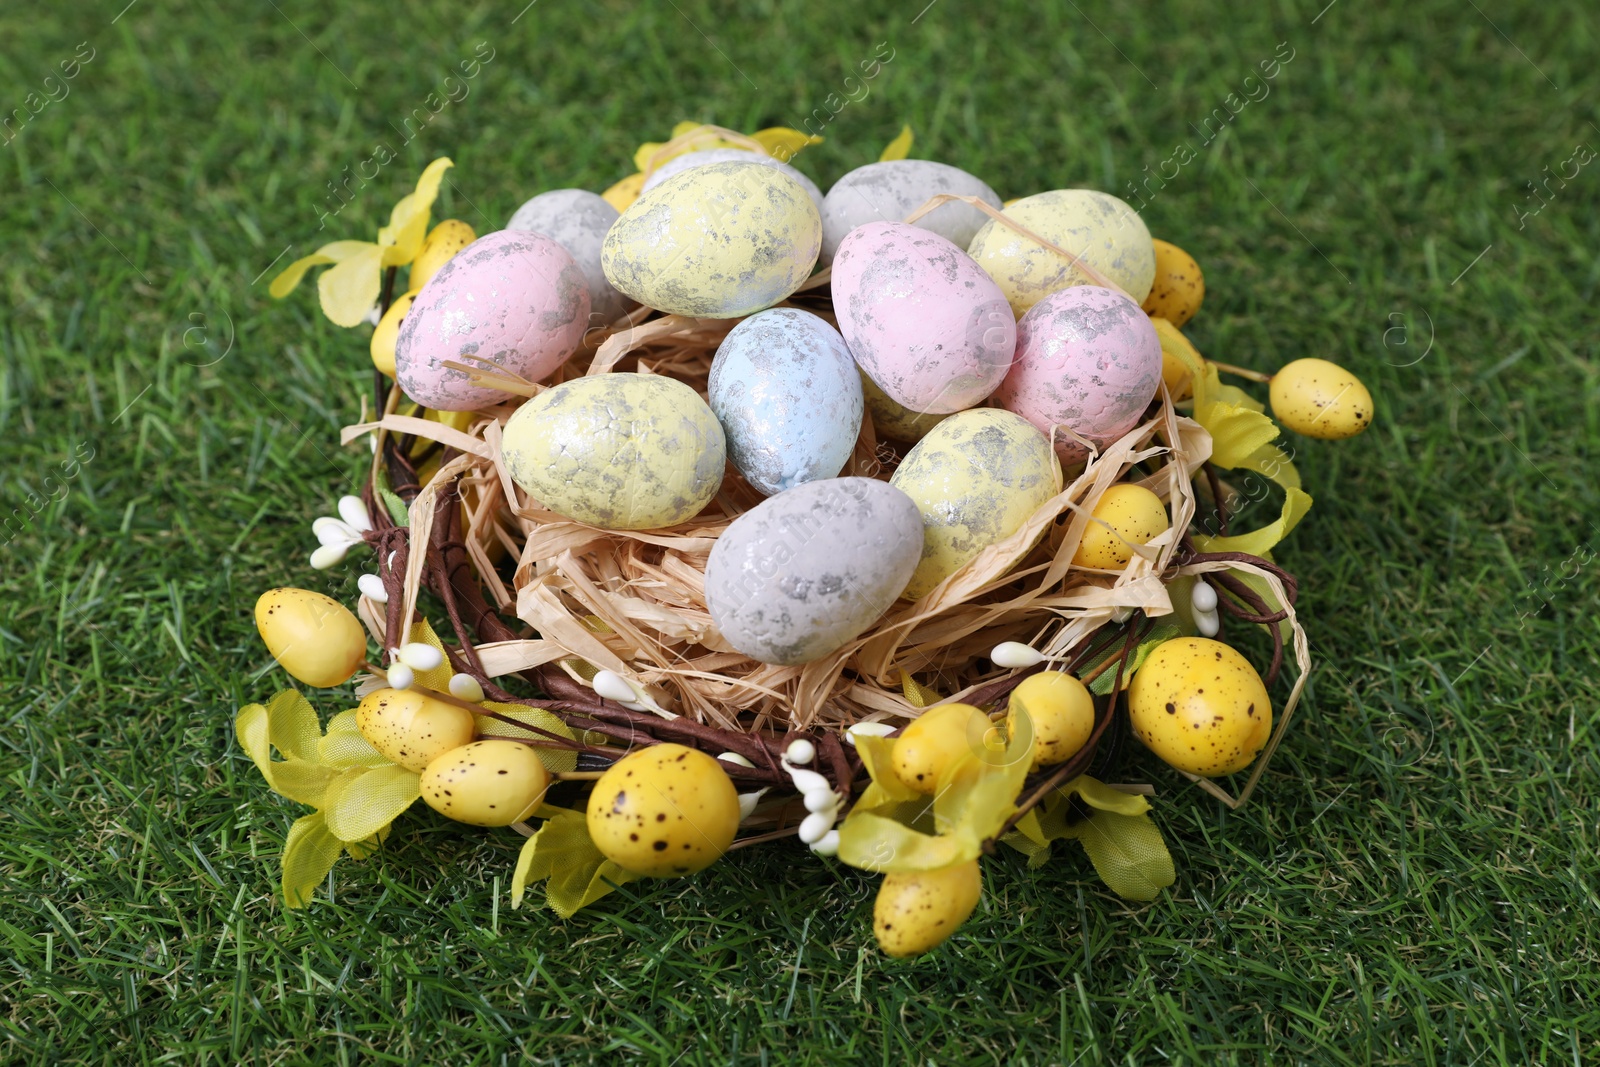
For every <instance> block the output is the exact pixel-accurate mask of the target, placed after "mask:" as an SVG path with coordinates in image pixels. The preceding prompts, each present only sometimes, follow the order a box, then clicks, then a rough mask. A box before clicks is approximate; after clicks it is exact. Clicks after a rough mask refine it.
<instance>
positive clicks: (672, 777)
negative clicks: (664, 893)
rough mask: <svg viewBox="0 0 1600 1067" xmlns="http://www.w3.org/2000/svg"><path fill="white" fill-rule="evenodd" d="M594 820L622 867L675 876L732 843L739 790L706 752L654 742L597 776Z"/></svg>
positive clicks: (595, 834)
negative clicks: (654, 743) (598, 777)
mask: <svg viewBox="0 0 1600 1067" xmlns="http://www.w3.org/2000/svg"><path fill="white" fill-rule="evenodd" d="M588 824H589V836H590V838H592V839H593V840H594V843H595V847H596V848H598V849H599V850H600V851H601V852H602V853H604V854H605V857H606V858H607V859H609V860H611V861H612V862H614V863H615V864H616V865H617V866H619V867H621V868H622V869H623V870H625V871H632V872H633V873H634V874H641V875H644V876H646V877H649V878H674V877H678V876H680V875H685V874H693V873H694V872H696V871H702V870H705V868H707V867H709V866H711V865H712V864H713V863H715V862H716V861H717V858H718V857H719V856H721V855H722V854H723V853H724V852H726V851H727V850H728V846H729V845H731V844H733V835H734V833H735V832H737V831H738V829H739V795H738V793H736V792H735V791H734V788H733V782H732V780H730V779H729V778H728V775H727V774H726V773H725V772H724V771H723V769H722V768H721V767H720V766H718V764H717V761H716V760H715V759H712V758H711V757H710V756H708V755H706V754H705V753H704V752H700V751H698V750H696V749H692V748H687V747H685V746H683V745H673V744H663V745H651V746H650V747H648V748H642V749H640V750H638V751H637V752H630V753H629V754H628V755H626V756H623V757H622V758H621V759H619V760H618V761H617V762H615V763H613V764H612V765H611V768H610V769H609V770H608V771H606V773H605V774H604V775H602V776H601V777H600V780H599V781H598V782H596V783H595V786H594V792H593V793H591V794H590V795H589V813H588Z"/></svg>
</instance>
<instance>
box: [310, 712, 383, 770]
mask: <svg viewBox="0 0 1600 1067" xmlns="http://www.w3.org/2000/svg"><path fill="white" fill-rule="evenodd" d="M317 758H318V760H320V761H321V762H322V764H323V765H324V766H327V767H332V768H335V769H337V770H340V771H348V770H352V769H355V768H362V767H364V768H368V769H371V768H373V767H382V766H384V765H385V764H387V763H389V762H390V760H389V759H388V757H386V756H385V755H384V754H383V753H381V752H379V751H378V750H377V749H375V748H373V747H372V742H370V741H368V740H367V739H366V737H365V736H364V735H363V734H362V733H361V728H360V727H359V726H357V725H356V709H355V708H350V709H349V710H347V711H341V712H340V713H339V714H337V715H335V716H334V717H333V718H332V719H329V720H328V732H327V733H326V734H324V735H323V737H322V740H321V741H319V742H318V743H317Z"/></svg>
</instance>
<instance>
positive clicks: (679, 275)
mask: <svg viewBox="0 0 1600 1067" xmlns="http://www.w3.org/2000/svg"><path fill="white" fill-rule="evenodd" d="M821 247H822V216H821V215H820V214H819V213H818V212H817V205H816V204H814V203H812V202H811V197H810V195H809V194H808V193H807V192H806V190H805V187H804V186H802V185H801V184H800V183H799V182H797V181H795V180H794V179H793V178H791V177H789V176H788V175H787V174H784V173H782V172H780V171H778V170H776V169H774V168H772V167H764V166H762V165H761V164H759V163H753V162H735V163H712V164H709V165H707V166H704V167H694V168H692V169H690V170H686V171H684V172H682V173H681V174H675V175H673V176H672V177H671V178H668V179H667V180H666V181H664V182H662V183H661V184H660V185H658V186H656V187H655V188H654V189H651V190H650V191H649V192H648V193H644V194H642V195H641V196H640V197H639V199H638V200H635V201H634V202H633V205H632V206H631V207H629V208H628V210H627V211H625V212H624V213H623V215H622V217H621V218H620V219H618V220H617V222H616V224H615V225H614V226H612V227H611V232H610V233H608V234H606V240H605V244H604V245H603V246H602V248H601V250H600V263H601V267H602V268H603V269H604V271H605V275H606V278H607V280H609V281H610V282H611V284H612V285H614V286H616V288H617V289H618V290H619V291H621V292H623V293H625V294H626V295H628V296H630V297H632V298H633V299H635V300H637V301H639V302H640V303H641V304H647V305H649V306H650V307H653V308H656V309H658V310H660V311H665V312H669V313H671V314H674V315H692V316H696V317H701V318H712V319H732V318H739V317H741V316H744V315H749V314H750V313H752V312H755V311H760V310H761V309H763V308H769V307H771V306H772V305H773V304H776V303H778V302H779V301H781V300H783V299H784V298H785V297H787V296H788V295H789V294H790V293H793V292H794V291H795V290H796V289H798V288H800V285H801V284H802V283H803V282H804V281H805V280H806V279H807V278H808V277H810V275H811V268H812V267H813V266H814V265H815V264H816V262H817V252H818V250H819V249H820V248H821Z"/></svg>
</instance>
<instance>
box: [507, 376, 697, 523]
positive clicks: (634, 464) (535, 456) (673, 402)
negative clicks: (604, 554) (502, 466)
mask: <svg viewBox="0 0 1600 1067" xmlns="http://www.w3.org/2000/svg"><path fill="white" fill-rule="evenodd" d="M502 447H503V451H504V456H505V461H506V468H507V470H509V471H510V472H511V478H512V480H513V481H515V482H516V483H517V484H518V485H520V486H522V488H524V489H526V490H527V491H528V492H529V493H531V494H533V496H534V498H535V499H536V500H538V501H539V503H540V504H542V505H544V507H546V508H548V509H549V510H551V511H554V512H557V513H559V514H562V515H565V516H567V517H568V518H572V519H576V520H577V521H579V522H586V523H588V524H590V525H591V526H600V527H604V528H606V529H608V530H654V529H659V528H661V527H665V526H675V525H677V524H678V523H680V522H687V521H688V520H689V519H692V518H694V517H695V516H696V515H698V514H699V513H700V510H701V509H702V508H704V507H705V506H706V504H707V503H709V502H710V500H711V498H712V497H713V496H715V495H716V493H717V488H718V487H719V486H720V485H721V484H722V474H723V471H724V470H725V469H726V465H727V451H726V444H725V442H724V439H723V435H722V427H721V426H720V425H718V423H717V419H716V416H715V415H713V414H712V413H711V409H710V408H709V407H707V406H706V402H705V401H704V400H701V399H700V395H699V394H698V393H696V392H695V391H694V390H693V389H691V388H689V387H688V386H687V385H685V384H683V383H682V382H680V381H678V380H677V379H675V378H665V377H661V376H659V375H654V374H598V375H595V376H593V377H587V378H575V379H573V380H572V381H570V382H563V383H562V384H561V385H558V386H556V387H555V388H553V389H547V390H545V391H544V392H542V393H540V394H539V395H538V396H536V397H534V398H533V399H532V400H529V401H528V402H527V403H526V404H523V405H522V406H521V407H520V408H518V409H517V411H516V414H514V415H512V416H511V418H510V420H509V421H508V422H507V423H506V428H505V436H504V439H503V446H502Z"/></svg>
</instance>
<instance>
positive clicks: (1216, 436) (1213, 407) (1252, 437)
mask: <svg viewBox="0 0 1600 1067" xmlns="http://www.w3.org/2000/svg"><path fill="white" fill-rule="evenodd" d="M335 269H337V268H335ZM1194 417H1195V421H1196V422H1198V423H1199V424H1200V425H1201V426H1204V427H1205V428H1206V432H1207V433H1209V434H1210V435H1211V462H1212V463H1213V464H1215V465H1216V466H1218V467H1222V468H1223V469H1225V470H1232V469H1233V468H1234V467H1237V466H1239V465H1241V464H1242V463H1244V462H1245V461H1246V460H1247V459H1249V458H1250V457H1251V456H1253V455H1255V454H1257V453H1258V452H1259V451H1260V449H1261V448H1262V446H1264V445H1266V444H1268V443H1269V442H1271V441H1273V440H1276V439H1277V437H1278V434H1279V432H1280V431H1279V430H1278V424H1277V423H1275V422H1273V421H1272V420H1271V419H1270V418H1268V417H1267V416H1266V415H1263V414H1262V413H1261V412H1259V411H1251V410H1250V409H1249V408H1243V407H1239V406H1237V405H1235V404H1223V403H1212V402H1208V401H1202V400H1201V399H1200V397H1199V393H1198V391H1197V392H1196V399H1195V405H1194Z"/></svg>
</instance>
